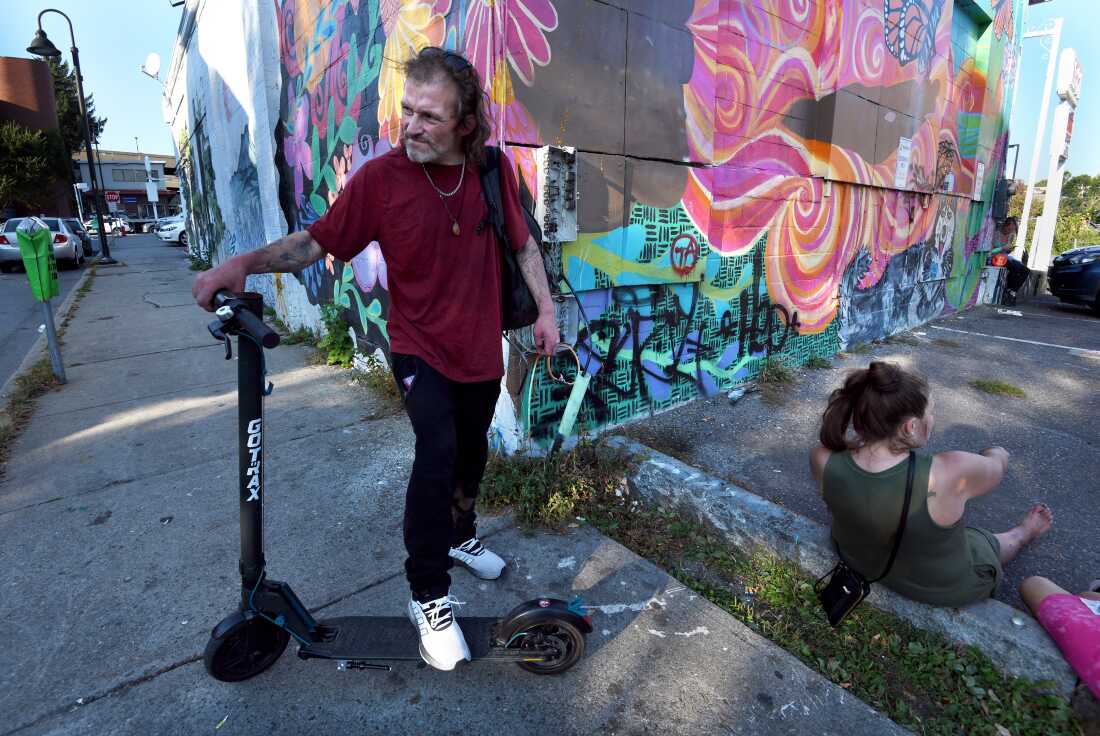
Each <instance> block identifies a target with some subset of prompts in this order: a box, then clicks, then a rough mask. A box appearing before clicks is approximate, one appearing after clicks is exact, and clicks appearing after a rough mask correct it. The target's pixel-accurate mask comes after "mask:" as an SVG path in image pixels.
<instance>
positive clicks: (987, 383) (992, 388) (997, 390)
mask: <svg viewBox="0 0 1100 736" xmlns="http://www.w3.org/2000/svg"><path fill="white" fill-rule="evenodd" d="M970 386H971V387H972V388H976V389H978V390H979V391H984V392H985V393H987V394H992V395H994V396H1013V397H1015V398H1017V399H1026V398H1027V392H1026V391H1024V390H1023V389H1022V388H1020V387H1019V386H1014V385H1013V384H1011V383H1008V382H1006V381H1001V380H998V379H996V378H976V379H974V380H973V381H971V382H970Z"/></svg>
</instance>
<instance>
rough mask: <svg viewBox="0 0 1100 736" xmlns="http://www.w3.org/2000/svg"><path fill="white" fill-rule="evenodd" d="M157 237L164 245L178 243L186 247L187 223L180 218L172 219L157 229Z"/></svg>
mask: <svg viewBox="0 0 1100 736" xmlns="http://www.w3.org/2000/svg"><path fill="white" fill-rule="evenodd" d="M157 237H158V238H160V239H161V240H163V241H164V242H166V243H179V244H180V245H182V246H183V247H185V248H186V247H187V223H186V222H185V221H184V219H183V218H182V217H179V216H177V217H173V218H170V219H168V220H165V221H164V222H163V223H161V226H160V227H159V228H157Z"/></svg>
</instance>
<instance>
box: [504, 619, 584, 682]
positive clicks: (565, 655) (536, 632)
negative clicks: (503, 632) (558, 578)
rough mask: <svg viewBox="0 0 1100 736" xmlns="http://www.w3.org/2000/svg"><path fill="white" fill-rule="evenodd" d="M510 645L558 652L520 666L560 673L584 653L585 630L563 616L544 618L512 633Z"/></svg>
mask: <svg viewBox="0 0 1100 736" xmlns="http://www.w3.org/2000/svg"><path fill="white" fill-rule="evenodd" d="M511 639H512V643H511V645H510V646H509V648H516V649H521V650H523V649H529V650H531V651H532V653H535V652H538V653H540V654H541V655H545V653H546V652H547V650H550V651H553V652H555V654H556V656H553V657H552V658H550V659H545V660H531V661H527V662H519V663H518V664H519V666H520V667H522V668H523V669H525V670H527V671H528V672H534V673H535V674H536V675H558V674H561V673H562V672H565V671H566V670H568V669H569V668H570V667H572V666H573V665H575V664H576V663H577V661H578V660H580V658H581V657H583V656H584V633H582V632H581V630H580V629H579V628H577V627H576V626H574V625H573V624H572V623H570V622H569V621H565V620H563V619H560V618H550V619H544V620H542V621H540V622H538V623H535V624H532V625H530V626H528V627H527V628H524V629H522V630H520V631H519V632H517V633H515V634H513V635H512V637H511Z"/></svg>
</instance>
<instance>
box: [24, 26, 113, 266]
mask: <svg viewBox="0 0 1100 736" xmlns="http://www.w3.org/2000/svg"><path fill="white" fill-rule="evenodd" d="M46 13H57V14H58V15H60V16H61V17H62V18H64V19H65V21H66V22H67V23H68V24H69V38H70V39H71V40H72V43H73V45H72V48H71V49H69V50H70V51H71V52H72V54H73V71H74V73H75V74H76V94H77V98H78V100H79V103H80V120H81V122H82V123H83V126H82V127H83V128H84V147H85V148H86V149H87V151H88V176H89V180H90V182H91V185H92V203H93V205H94V206H95V215H96V221H97V223H98V228H97V229H98V230H99V249H100V257H99V263H101V264H108V265H109V264H115V263H118V261H116V260H115V259H113V258H111V248H110V246H109V245H108V244H107V232H106V230H105V229H104V227H103V206H102V205H101V204H100V189H99V184H98V182H97V180H96V175H95V158H94V154H93V152H92V129H91V124H90V122H89V120H88V110H87V106H86V105H85V104H84V78H83V76H82V75H81V74H80V56H79V54H78V53H77V50H76V35H75V34H74V33H73V22H72V21H71V20H70V19H69V16H67V15H65V14H64V13H62V12H61V11H60V10H55V9H53V8H46V9H45V10H43V11H42V12H41V13H39V14H38V31H37V32H35V34H34V40H33V41H31V45H30V46H28V47H27V51H28V52H30V53H32V54H34V55H35V56H44V57H47V58H52V59H58V58H60V57H61V52H60V51H59V50H58V48H57V47H56V46H54V45H53V42H51V41H50V39H49V38H47V37H46V32H45V31H43V30H42V16H43V15H45V14H46Z"/></svg>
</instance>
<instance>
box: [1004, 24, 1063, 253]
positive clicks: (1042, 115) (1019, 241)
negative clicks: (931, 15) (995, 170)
mask: <svg viewBox="0 0 1100 736" xmlns="http://www.w3.org/2000/svg"><path fill="white" fill-rule="evenodd" d="M1037 36H1052V37H1053V39H1054V40H1053V41H1051V47H1050V61H1049V62H1047V81H1046V83H1045V84H1044V85H1043V103H1042V106H1041V107H1040V108H1039V124H1038V126H1037V127H1036V129H1035V144H1034V148H1033V150H1032V152H1031V168H1030V170H1029V172H1028V176H1027V193H1026V194H1024V211H1023V213H1022V214H1021V216H1020V224H1019V230H1018V231H1017V232H1016V248H1015V249H1013V251H1012V255H1013V257H1014V258H1017V259H1019V258H1020V257H1021V256H1022V255H1023V253H1024V247H1025V245H1026V244H1027V223H1028V217H1029V216H1030V215H1031V200H1032V197H1033V196H1034V195H1035V177H1036V176H1037V175H1038V173H1039V158H1040V154H1041V153H1042V148H1043V134H1044V133H1045V132H1046V125H1047V113H1048V112H1049V111H1050V95H1051V92H1052V89H1051V88H1052V87H1053V86H1054V69H1055V67H1057V66H1058V50H1059V47H1060V46H1061V45H1062V19H1061V18H1055V19H1054V25H1053V27H1052V28H1050V29H1048V30H1045V31H1032V32H1030V33H1025V34H1024V38H1025V39H1026V38H1035V37H1037ZM1036 227H1038V225H1036Z"/></svg>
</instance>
